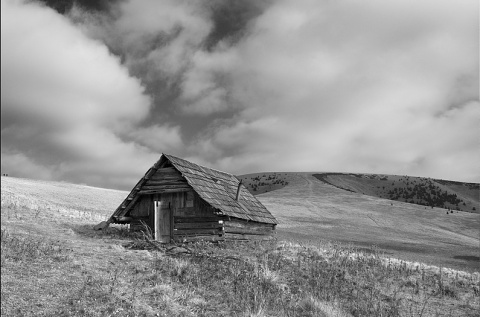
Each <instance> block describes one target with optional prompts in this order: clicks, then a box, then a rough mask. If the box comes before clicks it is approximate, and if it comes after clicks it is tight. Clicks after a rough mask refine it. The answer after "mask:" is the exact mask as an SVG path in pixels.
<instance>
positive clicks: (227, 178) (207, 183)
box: [111, 154, 278, 224]
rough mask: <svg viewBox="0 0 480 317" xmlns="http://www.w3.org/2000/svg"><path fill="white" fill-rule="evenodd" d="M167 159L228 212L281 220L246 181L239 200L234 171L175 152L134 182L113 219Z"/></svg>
mask: <svg viewBox="0 0 480 317" xmlns="http://www.w3.org/2000/svg"><path fill="white" fill-rule="evenodd" d="M166 161H168V162H170V163H171V165H172V166H173V167H174V168H175V169H176V170H177V171H179V172H180V173H181V174H182V177H184V178H185V180H186V181H187V183H188V185H190V186H191V187H192V189H193V190H194V191H195V192H196V193H197V194H198V195H199V196H200V197H201V198H202V199H203V200H204V201H206V202H207V203H208V204H210V205H211V206H212V207H213V208H215V209H217V211H218V212H220V213H221V214H223V215H225V216H230V217H235V218H240V219H245V220H250V221H255V222H262V223H270V224H278V222H277V220H276V219H275V217H273V215H272V214H271V213H270V212H269V211H268V210H267V208H265V206H263V205H262V203H261V202H259V201H258V199H257V198H256V197H255V196H253V195H252V194H251V193H250V192H249V191H248V190H247V189H246V188H245V186H243V184H241V185H240V193H239V198H238V200H236V199H235V198H236V194H237V188H238V186H239V183H240V181H239V180H238V179H237V178H236V177H235V176H234V175H232V174H229V173H226V172H222V171H218V170H215V169H212V168H208V167H204V166H201V165H198V164H194V163H192V162H189V161H187V160H184V159H181V158H178V157H175V156H173V155H167V154H162V156H161V157H160V159H159V160H158V161H157V162H156V163H155V164H154V165H153V166H152V167H151V168H150V169H149V170H148V171H147V173H145V176H144V177H142V179H140V181H139V182H138V183H137V185H135V187H134V188H133V190H132V191H131V192H130V194H129V195H128V196H127V198H126V199H125V200H124V202H123V203H122V204H120V206H119V207H118V208H117V210H115V212H114V214H113V215H112V217H111V219H112V218H113V219H112V220H113V222H115V217H121V216H124V215H126V213H127V212H128V211H129V210H130V209H131V208H132V207H133V206H134V205H135V202H136V201H137V199H138V196H140V195H139V194H138V192H139V191H140V189H141V187H142V185H143V184H144V183H145V182H146V180H147V179H148V178H149V177H150V176H151V175H153V174H154V173H155V172H156V171H157V170H158V168H160V166H164V165H165V164H166Z"/></svg>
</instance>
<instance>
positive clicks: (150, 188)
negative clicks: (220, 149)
mask: <svg viewBox="0 0 480 317" xmlns="http://www.w3.org/2000/svg"><path fill="white" fill-rule="evenodd" d="M139 194H140V195H141V196H140V198H139V199H138V201H137V202H136V204H135V206H134V207H133V208H132V210H131V212H130V215H129V216H130V217H132V218H134V219H133V221H132V222H131V223H130V229H131V230H143V229H144V225H143V223H145V224H147V225H148V226H149V227H150V228H151V230H152V232H153V227H154V224H153V221H154V215H153V213H154V206H153V202H154V201H155V200H161V201H162V206H169V208H170V209H171V212H172V216H173V217H171V219H172V224H171V226H172V232H173V235H172V240H174V241H185V242H186V241H195V240H210V241H212V240H214V241H218V240H252V239H255V240H264V239H270V238H272V237H273V236H274V234H275V226H274V225H271V224H263V223H257V222H247V221H246V220H241V219H236V218H229V217H226V216H222V215H219V214H218V213H217V212H216V209H214V208H213V207H211V206H210V205H208V204H207V203H206V202H205V201H203V199H201V198H200V196H199V195H198V194H197V193H195V192H194V191H193V190H192V188H191V187H190V186H189V185H188V184H187V182H186V181H185V179H184V178H183V177H182V176H181V174H180V173H179V172H178V171H177V170H175V169H174V168H171V167H169V168H161V169H159V170H158V171H157V172H156V173H155V174H154V175H152V176H151V177H150V179H148V180H147V182H146V183H145V184H144V185H143V186H142V188H141V190H140V192H139Z"/></svg>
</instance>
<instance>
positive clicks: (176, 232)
mask: <svg viewBox="0 0 480 317" xmlns="http://www.w3.org/2000/svg"><path fill="white" fill-rule="evenodd" d="M222 233H223V231H222V230H221V229H177V230H173V235H175V236H182V235H185V236H189V235H199V234H216V235H218V234H222Z"/></svg>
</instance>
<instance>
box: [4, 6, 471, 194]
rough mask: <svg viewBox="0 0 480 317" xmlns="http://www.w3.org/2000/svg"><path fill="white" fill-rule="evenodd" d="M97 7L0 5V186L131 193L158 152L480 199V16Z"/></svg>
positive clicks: (359, 9) (354, 9) (240, 167)
mask: <svg viewBox="0 0 480 317" xmlns="http://www.w3.org/2000/svg"><path fill="white" fill-rule="evenodd" d="M105 3H108V5H105V6H102V9H101V10H85V8H84V6H73V7H72V9H71V10H69V11H67V12H66V13H65V15H64V16H61V15H59V14H58V13H56V12H55V11H53V10H49V9H48V8H46V7H41V6H39V5H36V4H35V3H32V2H29V3H28V4H26V3H24V2H19V1H5V2H2V155H3V153H7V154H8V155H6V156H5V157H7V160H8V164H7V163H5V164H4V162H3V159H2V171H3V170H4V168H7V167H8V168H9V169H12V168H13V167H12V164H13V163H12V162H14V161H13V157H14V156H15V155H17V157H22V156H23V157H24V158H26V159H25V160H24V161H25V162H26V161H28V162H30V163H25V164H26V165H30V166H39V167H43V168H44V170H45V171H47V172H46V173H45V174H42V175H40V176H38V177H43V178H52V179H67V180H73V181H79V182H84V183H90V184H93V185H99V184H105V186H110V187H117V188H126V187H128V183H129V182H130V183H131V184H133V183H135V178H138V176H139V175H142V174H143V173H144V172H145V170H146V169H147V168H148V167H149V166H150V165H151V164H152V163H153V162H154V161H155V160H156V159H157V158H158V155H159V153H160V152H164V153H170V154H176V155H178V156H182V157H185V158H187V159H191V160H193V161H196V162H198V163H201V164H205V165H208V166H212V167H215V168H219V169H223V170H226V171H230V172H233V173H249V172H254V171H264V170H275V171H337V172H341V171H348V172H367V173H389V174H409V175H418V176H430V177H436V178H446V179H453V180H463V181H476V182H478V181H480V170H479V166H478V164H477V163H476V162H477V161H478V158H479V157H480V147H478V139H477V138H476V135H477V134H476V133H474V131H478V128H477V127H478V123H479V121H480V107H479V105H480V104H479V92H478V86H479V75H478V69H479V62H478V55H479V45H478V16H477V12H478V3H475V2H468V1H462V2H461V3H452V2H451V1H446V0H445V1H430V0H427V1H422V2H421V3H418V1H396V0H395V1H389V2H388V3H386V2H384V1H379V0H369V1H364V2H362V4H361V5H360V4H359V3H357V2H356V1H351V0H345V1H314V0H299V1H295V3H293V2H291V1H244V2H241V4H240V2H238V1H216V0H214V1H207V0H205V1H173V0H172V1H153V0H149V1H142V2H138V1H121V2H111V1H107V2H105ZM19 161H20V159H19ZM22 164H23V163H22ZM16 170H21V169H16ZM31 170H34V169H33V168H32V169H31Z"/></svg>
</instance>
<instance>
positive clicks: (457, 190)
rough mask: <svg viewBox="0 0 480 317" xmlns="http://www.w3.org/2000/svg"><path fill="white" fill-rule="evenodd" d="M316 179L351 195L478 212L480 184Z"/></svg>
mask: <svg viewBox="0 0 480 317" xmlns="http://www.w3.org/2000/svg"><path fill="white" fill-rule="evenodd" d="M313 176H314V177H316V178H317V179H319V180H321V181H323V182H325V183H327V184H331V185H333V186H335V187H338V188H341V189H344V190H349V191H352V192H355V193H360V194H365V195H370V196H374V197H379V198H385V199H390V200H395V201H403V202H408V203H411V204H418V205H422V206H429V207H439V208H443V209H447V210H452V211H453V210H455V211H456V210H459V211H466V212H474V213H479V212H480V206H479V194H480V184H477V183H462V182H454V181H447V180H441V179H431V178H423V177H412V176H398V175H377V174H342V173H319V174H313Z"/></svg>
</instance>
